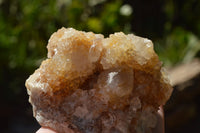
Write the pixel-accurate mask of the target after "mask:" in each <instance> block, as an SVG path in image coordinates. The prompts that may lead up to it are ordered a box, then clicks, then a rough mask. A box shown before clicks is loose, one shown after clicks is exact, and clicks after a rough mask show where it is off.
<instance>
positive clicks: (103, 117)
mask: <svg viewBox="0 0 200 133" xmlns="http://www.w3.org/2000/svg"><path fill="white" fill-rule="evenodd" d="M47 48H48V58H47V59H46V60H44V61H43V62H42V64H41V66H40V68H39V69H37V70H36V71H35V72H34V73H33V74H32V75H31V76H30V77H29V78H28V79H27V81H26V87H27V91H28V94H29V101H30V103H31V104H32V106H33V113H34V117H35V118H36V119H37V121H38V122H39V123H40V125H41V126H45V127H50V128H52V129H54V130H56V131H57V132H58V133H73V132H75V133H135V132H137V133H148V132H151V129H152V128H154V127H155V125H156V122H157V121H156V112H157V110H158V108H159V106H161V105H164V104H165V103H166V101H167V100H168V99H169V97H170V95H171V92H172V87H171V86H170V84H169V82H168V79H167V77H166V74H165V72H164V71H163V69H162V67H161V66H162V63H161V62H160V61H159V59H158V56H157V55H156V53H155V52H154V49H153V44H152V42H151V41H150V40H148V39H146V38H142V37H138V36H135V35H133V34H128V35H125V34H124V33H122V32H118V33H114V34H111V35H110V36H109V37H108V38H104V36H103V35H101V34H94V33H92V32H83V31H77V30H75V29H73V28H67V29H66V28H61V29H59V30H58V31H57V32H55V33H54V34H53V35H52V36H51V38H50V39H49V42H48V45H47Z"/></svg>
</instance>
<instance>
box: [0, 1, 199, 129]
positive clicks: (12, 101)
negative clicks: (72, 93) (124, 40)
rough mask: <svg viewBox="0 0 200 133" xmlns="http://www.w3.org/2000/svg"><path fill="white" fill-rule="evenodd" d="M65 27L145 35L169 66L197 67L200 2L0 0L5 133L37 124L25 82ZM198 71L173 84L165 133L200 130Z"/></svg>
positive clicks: (0, 110)
mask: <svg viewBox="0 0 200 133" xmlns="http://www.w3.org/2000/svg"><path fill="white" fill-rule="evenodd" d="M61 27H73V28H75V29H78V30H85V31H94V32H95V33H102V34H104V35H105V36H108V35H109V34H111V33H114V32H117V31H123V32H125V33H134V34H136V35H139V36H142V37H147V38H149V39H151V40H152V41H153V42H154V45H155V50H156V52H157V53H158V55H159V57H160V59H161V60H162V61H163V65H164V66H166V67H167V68H168V69H169V70H173V68H176V67H177V66H179V65H182V64H189V69H187V70H188V71H185V74H186V75H187V73H190V70H193V68H194V67H193V66H191V64H192V63H190V62H193V60H195V61H197V60H198V59H200V0H126V1H125V0H124V1H122V0H57V1H54V0H0V94H1V95H0V119H1V122H0V132H1V133H28V132H29V133H31V132H35V131H36V130H37V129H38V128H39V125H38V124H37V122H36V120H35V119H34V118H33V116H32V108H31V106H30V104H29V103H28V95H27V93H26V88H25V86H24V83H25V80H26V79H27V78H28V76H29V75H30V74H32V73H33V72H34V70H35V69H36V68H38V67H39V65H40V63H41V61H42V60H43V59H45V58H46V55H47V49H46V45H47V43H48V39H49V37H50V35H51V34H52V33H53V32H55V31H57V29H59V28H61ZM195 67H197V68H199V67H200V66H198V65H197V66H195ZM184 70H185V69H184ZM196 73H197V74H196V75H195V76H194V77H192V78H189V79H188V80H187V81H184V82H182V83H180V84H176V85H174V88H175V90H174V92H173V95H172V98H171V99H170V101H169V102H168V103H167V105H166V106H165V117H166V119H165V122H166V123H165V126H166V133H177V132H182V133H187V132H193V133H199V132H200V114H199V112H200V78H199V77H200V76H199V73H198V72H196ZM175 75H177V74H175ZM182 76H183V73H181V74H180V75H177V77H176V78H179V77H182ZM188 81H190V82H189V85H188ZM191 81H192V82H191ZM185 83H187V84H186V85H185Z"/></svg>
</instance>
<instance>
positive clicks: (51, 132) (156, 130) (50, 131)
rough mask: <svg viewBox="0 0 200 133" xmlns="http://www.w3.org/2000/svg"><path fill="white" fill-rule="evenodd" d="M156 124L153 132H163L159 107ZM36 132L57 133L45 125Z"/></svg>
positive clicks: (162, 117) (161, 109)
mask: <svg viewBox="0 0 200 133" xmlns="http://www.w3.org/2000/svg"><path fill="white" fill-rule="evenodd" d="M157 120H158V121H157V126H156V127H155V129H153V133H164V111H163V108H162V107H160V108H159V110H158V113H157ZM36 133H57V132H56V131H54V130H52V129H49V128H47V127H42V128H40V129H39V130H38V131H37V132H36Z"/></svg>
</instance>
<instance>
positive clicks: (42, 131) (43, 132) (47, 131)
mask: <svg viewBox="0 0 200 133" xmlns="http://www.w3.org/2000/svg"><path fill="white" fill-rule="evenodd" d="M36 133H56V132H55V131H53V130H52V129H49V128H46V127H41V128H40V129H39V130H38V131H37V132H36Z"/></svg>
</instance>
